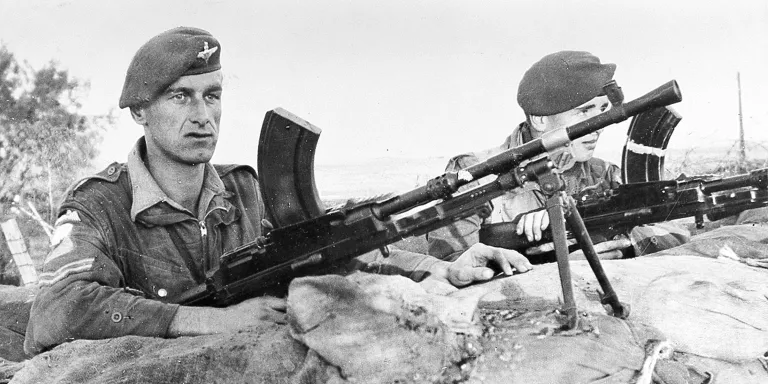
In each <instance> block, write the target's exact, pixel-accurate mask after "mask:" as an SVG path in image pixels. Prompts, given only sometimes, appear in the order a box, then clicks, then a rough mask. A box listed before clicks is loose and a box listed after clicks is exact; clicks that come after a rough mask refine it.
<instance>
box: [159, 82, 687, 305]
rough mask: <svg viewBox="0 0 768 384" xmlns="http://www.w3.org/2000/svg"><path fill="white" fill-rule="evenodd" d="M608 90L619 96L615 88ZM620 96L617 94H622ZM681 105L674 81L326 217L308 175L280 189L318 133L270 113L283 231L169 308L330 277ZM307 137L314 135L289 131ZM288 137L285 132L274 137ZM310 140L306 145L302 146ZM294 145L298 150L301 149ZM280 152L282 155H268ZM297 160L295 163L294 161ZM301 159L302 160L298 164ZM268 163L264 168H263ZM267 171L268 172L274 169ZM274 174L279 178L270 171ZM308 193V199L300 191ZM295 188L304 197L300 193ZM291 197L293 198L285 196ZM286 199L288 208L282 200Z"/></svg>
mask: <svg viewBox="0 0 768 384" xmlns="http://www.w3.org/2000/svg"><path fill="white" fill-rule="evenodd" d="M606 87H607V88H608V89H607V90H606V92H610V93H611V94H616V93H617V90H619V88H618V86H617V85H616V84H615V83H611V84H608V85H607V86H606ZM619 93H620V92H619ZM681 99H682V97H681V94H680V89H679V87H678V86H677V83H676V82H675V81H674V80H673V81H670V82H668V83H666V84H664V85H662V86H661V87H659V88H657V89H655V90H653V91H651V92H649V93H648V94H646V95H644V96H642V97H640V98H638V99H635V100H633V101H630V102H627V103H625V104H620V102H621V100H616V101H617V102H616V105H615V106H614V107H613V108H612V109H610V110H608V111H607V112H605V113H603V114H600V115H598V116H595V117H592V118H590V119H588V120H585V121H583V122H581V123H578V124H575V125H573V126H570V127H566V128H563V129H559V130H556V131H552V132H548V133H547V134H545V135H544V136H543V137H542V138H540V139H537V140H533V141H531V142H529V143H527V144H524V145H522V146H519V147H516V148H512V149H509V150H507V151H506V152H503V153H501V154H499V155H497V156H494V157H492V158H490V159H488V160H487V161H485V162H482V163H479V164H476V165H474V166H472V167H468V168H465V169H462V170H460V171H459V172H448V173H445V174H443V175H441V176H438V177H436V178H434V179H432V180H430V181H429V182H428V183H427V184H426V185H425V186H422V187H419V188H416V189H414V190H411V191H409V192H406V193H403V194H401V195H397V196H394V197H392V198H389V199H385V200H382V201H370V202H365V203H362V204H358V205H352V206H346V207H341V208H338V209H332V210H329V211H325V212H324V209H323V208H322V205H321V203H320V202H319V199H318V198H317V193H316V191H317V190H316V188H315V187H314V178H313V177H312V176H311V175H307V174H306V173H304V174H303V175H299V176H297V177H295V178H293V179H291V180H290V181H289V182H284V181H283V180H285V179H284V178H283V176H285V174H284V173H296V172H299V173H301V172H303V170H306V169H311V168H308V165H311V164H312V162H311V161H310V159H311V158H313V157H312V156H311V155H309V156H308V155H302V153H303V151H310V152H313V150H314V145H315V143H316V136H317V135H318V134H319V132H320V131H319V130H318V129H316V128H315V127H313V126H311V125H310V124H309V123H307V122H305V121H303V120H300V119H297V118H296V117H295V116H293V115H291V114H290V113H287V112H286V111H284V110H281V109H276V110H274V111H270V112H268V113H267V116H266V118H265V122H264V126H263V127H262V135H261V139H260V145H259V149H260V152H261V150H262V148H265V146H266V145H267V144H269V143H266V142H265V141H266V140H270V142H271V140H275V138H277V137H289V138H290V139H288V140H284V141H283V142H279V143H275V144H276V145H278V146H279V145H286V146H288V148H287V149H286V150H287V151H288V153H289V155H287V157H288V158H286V159H284V160H285V162H286V163H288V164H290V165H289V166H287V167H283V168H274V167H272V166H268V165H267V164H266V162H269V163H271V162H274V161H275V158H263V157H262V156H261V153H260V155H259V163H260V164H259V167H258V168H259V171H260V172H262V174H261V177H262V178H263V180H267V181H270V184H272V183H275V184H273V185H270V186H267V185H266V184H267V183H266V182H262V183H261V185H262V188H263V191H262V195H263V197H264V199H265V204H266V205H267V207H269V208H268V211H269V212H270V214H271V215H272V218H278V222H279V223H280V226H279V227H277V228H275V229H273V230H271V231H270V232H268V233H267V234H266V235H265V236H263V237H261V238H258V239H257V240H256V241H254V242H252V243H249V244H245V245H243V246H241V247H239V248H237V249H235V250H232V251H230V252H227V253H226V254H224V255H222V257H221V259H220V262H219V266H218V268H215V269H213V270H211V271H209V272H208V273H207V275H206V281H205V283H203V284H201V285H199V286H197V287H195V288H193V289H191V290H189V291H187V292H185V293H184V294H182V295H181V296H179V297H176V298H174V299H173V300H172V301H174V302H178V303H182V304H187V305H227V304H230V303H233V302H237V301H240V300H243V299H245V298H248V297H253V296H256V295H259V294H262V293H264V292H265V291H266V290H267V289H270V290H272V289H277V290H280V289H281V288H282V289H285V288H286V287H287V285H288V283H289V282H290V280H292V279H293V278H294V277H297V276H304V275H309V274H313V273H318V271H321V270H324V269H325V268H326V267H328V266H331V265H334V264H336V263H338V262H340V261H343V260H347V259H350V258H352V257H355V256H358V255H361V254H363V253H366V252H369V251H372V250H376V249H382V248H383V247H385V246H386V245H388V244H391V243H394V242H396V241H399V240H400V239H402V238H404V237H407V236H415V235H420V234H424V233H427V232H429V231H432V230H434V229H437V228H440V227H442V226H445V225H447V224H449V223H451V222H453V221H455V220H459V219H462V218H465V217H468V216H471V215H474V214H478V213H479V212H481V211H482V210H483V209H484V207H485V203H486V202H488V201H490V200H492V199H494V198H496V197H498V196H501V195H502V194H503V193H505V192H506V191H507V190H510V189H513V188H516V187H518V186H520V185H522V183H523V182H525V181H535V180H536V175H537V174H541V173H543V172H545V171H546V170H549V169H551V167H552V164H551V162H550V161H549V160H548V159H547V158H544V159H541V160H537V161H531V159H532V158H534V157H535V156H538V155H540V154H543V153H545V152H547V151H551V150H555V149H557V148H559V147H561V146H563V145H567V144H568V143H570V142H571V141H572V140H574V139H577V138H579V137H582V136H584V135H587V134H590V133H592V132H595V131H597V130H600V129H602V128H605V127H607V126H609V125H611V124H615V123H618V122H621V121H624V120H626V119H627V118H629V117H631V116H634V115H636V114H638V113H641V112H643V111H646V110H649V109H651V108H657V107H663V106H665V105H668V104H672V103H676V102H679V101H680V100H681ZM294 129H298V130H302V129H304V130H310V131H312V132H313V134H306V133H295V134H294V133H287V135H288V136H282V134H286V132H287V131H292V130H294ZM279 130H283V131H286V132H283V133H282V134H276V133H275V131H279ZM302 140H304V142H303V144H302V143H301V142H302ZM297 141H298V142H300V143H299V144H297ZM266 152H269V153H276V152H280V150H279V149H278V148H274V149H269V150H267V149H265V153H266ZM291 156H293V158H291ZM302 156H304V157H303V159H302ZM262 161H264V162H265V164H262ZM270 169H271V171H270ZM269 172H276V173H278V174H276V175H269V174H265V173H269ZM489 175H496V176H497V177H496V179H495V180H493V181H491V182H488V183H486V184H484V185H480V186H478V187H475V188H473V189H470V190H468V191H464V192H463V193H458V194H457V191H458V190H459V188H460V187H462V186H464V185H466V184H468V183H470V182H472V181H474V180H478V179H481V178H483V177H486V176H489ZM305 188H306V189H307V190H308V191H304V190H303V189H305ZM298 189H302V190H301V191H300V190H298ZM285 196H288V197H287V198H286V197H285ZM280 199H282V200H280Z"/></svg>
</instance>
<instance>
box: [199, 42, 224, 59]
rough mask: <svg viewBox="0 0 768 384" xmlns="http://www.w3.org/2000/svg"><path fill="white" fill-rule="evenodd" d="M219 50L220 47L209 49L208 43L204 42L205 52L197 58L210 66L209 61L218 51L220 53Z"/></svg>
mask: <svg viewBox="0 0 768 384" xmlns="http://www.w3.org/2000/svg"><path fill="white" fill-rule="evenodd" d="M218 50H219V47H213V48H210V49H208V42H207V41H204V42H203V50H202V51H200V52H198V54H197V58H198V59H203V60H205V63H206V64H208V59H210V58H211V55H213V54H214V53H216V51H218Z"/></svg>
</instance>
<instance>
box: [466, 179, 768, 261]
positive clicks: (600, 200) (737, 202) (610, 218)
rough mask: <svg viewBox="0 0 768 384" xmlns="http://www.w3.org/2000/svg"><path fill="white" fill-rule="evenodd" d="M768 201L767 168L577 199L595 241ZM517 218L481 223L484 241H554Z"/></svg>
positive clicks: (517, 244)
mask: <svg viewBox="0 0 768 384" xmlns="http://www.w3.org/2000/svg"><path fill="white" fill-rule="evenodd" d="M765 206H768V168H763V169H758V170H754V171H751V172H750V173H748V174H743V175H737V176H730V177H721V178H711V177H707V178H702V177H693V178H689V179H687V180H661V181H651V182H644V183H630V184H622V185H620V186H619V187H618V188H615V189H610V190H607V191H605V192H603V193H600V194H593V195H585V196H583V197H582V198H581V199H578V201H577V203H576V208H577V209H578V211H579V213H580V214H581V216H582V219H583V221H584V226H585V227H586V229H587V230H588V231H589V234H590V237H591V239H592V241H593V242H594V243H600V242H603V241H606V240H610V239H612V238H614V237H615V236H616V235H619V234H624V233H628V232H629V231H630V230H631V229H632V228H633V227H636V226H638V225H643V224H652V223H659V222H663V221H669V220H675V219H681V218H687V217H694V218H695V223H696V226H697V227H699V228H701V226H702V225H703V221H704V217H705V216H706V217H707V218H708V219H709V220H711V221H715V220H719V219H722V218H724V217H727V216H732V215H735V214H738V213H740V212H742V211H745V210H747V209H752V208H759V207H765ZM516 228H517V223H516V222H507V223H497V224H487V225H484V226H483V227H482V228H481V229H480V242H481V243H483V244H487V245H492V246H496V247H501V248H507V249H514V250H518V251H521V252H522V251H524V250H525V249H527V248H529V247H532V246H536V245H540V244H542V243H545V242H549V241H552V238H551V236H550V235H549V233H548V232H543V233H542V239H541V240H540V241H538V242H535V243H532V242H528V240H527V239H526V237H525V236H524V235H523V236H518V235H517V234H516Z"/></svg>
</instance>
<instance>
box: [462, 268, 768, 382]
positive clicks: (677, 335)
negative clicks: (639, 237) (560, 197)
mask: <svg viewBox="0 0 768 384" xmlns="http://www.w3.org/2000/svg"><path fill="white" fill-rule="evenodd" d="M570 265H571V271H572V275H573V287H574V291H575V298H576V303H577V306H578V308H579V309H581V310H584V311H587V312H591V313H604V309H603V308H602V306H601V304H600V302H599V300H600V298H599V295H598V289H599V288H600V286H599V284H598V283H597V281H596V279H595V277H594V274H593V273H592V270H591V269H590V268H589V265H588V264H587V263H586V262H584V261H576V262H571V263H570ZM602 265H603V267H604V269H605V271H606V274H607V275H608V277H609V278H610V280H611V283H612V285H613V288H614V289H615V291H616V292H617V293H618V295H619V299H620V300H621V301H622V302H624V303H627V304H629V305H630V308H631V313H630V317H629V320H631V321H632V322H636V323H640V324H645V325H648V326H651V327H653V328H654V329H657V330H659V331H660V332H661V333H662V334H663V335H664V336H665V337H667V338H668V339H669V340H670V341H671V342H672V343H673V345H674V348H675V351H676V353H678V354H683V355H685V356H686V360H691V361H692V362H690V363H687V364H688V365H689V366H691V367H697V370H699V371H701V372H706V371H710V370H711V371H712V373H713V374H714V373H720V374H725V375H726V376H727V377H728V378H729V379H728V380H725V381H724V382H729V383H754V382H761V381H760V380H764V382H768V373H767V372H766V370H765V369H764V368H763V367H762V365H761V364H760V363H759V359H760V358H761V357H762V356H763V354H764V353H765V352H766V351H768V333H766V330H768V299H766V297H768V296H766V295H768V284H766V283H768V274H767V273H768V272H767V271H766V270H764V269H762V268H754V267H749V266H747V265H745V264H743V263H739V262H736V261H733V260H730V259H722V258H720V259H714V258H705V257H699V256H681V255H671V256H670V255H667V256H664V255H661V256H656V257H642V258H637V259H630V260H604V261H603V262H602ZM467 290H478V291H483V292H486V294H485V295H484V296H483V299H482V301H481V303H480V306H481V307H488V308H496V309H508V310H509V309H518V308H522V310H525V309H526V307H525V306H526V305H527V304H526V303H530V302H532V301H536V300H540V301H545V302H559V301H560V300H561V288H560V281H559V276H558V273H557V267H556V265H555V264H547V265H539V266H536V268H535V269H534V270H533V271H531V272H529V273H525V274H521V275H518V276H514V278H503V279H498V280H494V281H491V282H489V283H486V284H481V285H478V286H475V287H470V288H467ZM711 362H717V363H712V364H710V363H711ZM715 367H720V368H719V371H718V370H716V369H715ZM723 367H727V369H725V368H723ZM716 371H717V372H716ZM720 371H722V372H720Z"/></svg>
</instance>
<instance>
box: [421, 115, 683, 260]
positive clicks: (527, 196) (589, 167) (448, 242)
mask: <svg viewBox="0 0 768 384" xmlns="http://www.w3.org/2000/svg"><path fill="white" fill-rule="evenodd" d="M529 129H530V128H529V127H528V124H527V123H525V122H524V123H521V124H520V125H518V126H517V127H516V128H515V129H514V130H513V131H512V134H511V135H510V136H508V137H507V139H506V140H505V141H504V143H503V144H502V145H500V146H498V147H493V148H490V149H487V150H484V151H480V152H472V153H466V154H462V155H459V156H456V157H453V158H452V159H451V160H450V161H449V162H448V165H447V166H446V172H448V171H452V172H455V171H458V170H460V169H463V168H466V167H469V166H472V165H474V164H477V163H479V162H481V161H485V160H486V159H488V158H490V157H492V156H495V155H497V154H499V153H501V152H503V151H505V150H507V149H511V148H514V147H516V146H519V145H522V144H524V143H525V142H526V141H525V140H524V136H527V135H525V133H526V131H527V130H529ZM560 175H561V177H562V180H563V182H564V183H565V191H566V193H568V194H569V195H571V196H574V195H579V194H587V193H600V192H603V191H606V190H608V189H613V188H617V187H618V186H619V184H620V183H621V169H620V168H619V167H618V166H616V165H614V164H612V163H609V162H607V161H605V160H602V159H598V158H595V157H593V158H591V159H589V160H588V161H585V162H577V163H576V164H575V165H574V166H573V167H572V168H570V169H567V170H565V171H562V172H560ZM490 177H492V176H489V178H490ZM485 181H486V180H482V179H481V180H478V181H475V182H473V183H470V184H468V185H466V186H464V187H463V188H464V189H467V188H473V187H475V186H477V185H480V184H482V183H484V182H485ZM545 204H546V196H545V195H544V193H543V192H542V191H541V189H540V188H539V185H538V184H537V183H535V182H526V183H525V184H524V185H523V186H522V187H520V188H516V189H514V190H511V191H509V192H507V193H505V194H504V195H502V196H500V197H498V198H496V199H493V200H492V201H491V203H490V207H489V208H490V210H491V215H490V217H488V218H485V219H481V218H480V217H478V216H472V217H469V218H466V219H463V220H459V221H456V222H455V223H453V224H451V225H448V226H446V227H443V228H440V229H438V230H436V231H433V232H430V233H428V234H427V241H428V247H429V248H428V249H429V250H428V253H429V254H430V255H432V256H435V257H438V258H441V259H446V260H451V259H454V258H455V257H456V255H457V254H458V253H459V252H460V251H462V250H465V249H467V248H469V247H470V246H471V245H473V244H475V243H477V242H479V230H480V226H481V225H482V224H484V223H500V222H509V221H516V220H517V219H518V218H519V216H520V215H521V214H524V213H527V212H530V211H533V210H536V209H539V208H542V207H544V206H545ZM629 236H630V240H631V241H632V242H633V246H634V248H635V251H636V254H637V255H641V254H646V253H651V252H654V251H658V250H660V249H666V248H671V247H674V246H677V245H679V244H682V243H684V242H686V241H687V240H688V238H689V237H690V233H689V232H688V231H687V230H686V229H684V228H682V227H679V226H675V225H671V224H666V223H662V224H659V225H655V226H643V227H636V228H635V229H633V230H632V232H631V233H630V234H629Z"/></svg>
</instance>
